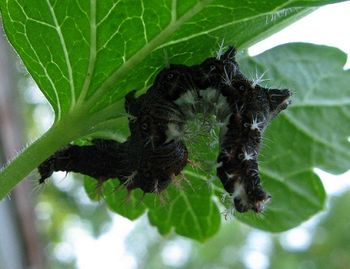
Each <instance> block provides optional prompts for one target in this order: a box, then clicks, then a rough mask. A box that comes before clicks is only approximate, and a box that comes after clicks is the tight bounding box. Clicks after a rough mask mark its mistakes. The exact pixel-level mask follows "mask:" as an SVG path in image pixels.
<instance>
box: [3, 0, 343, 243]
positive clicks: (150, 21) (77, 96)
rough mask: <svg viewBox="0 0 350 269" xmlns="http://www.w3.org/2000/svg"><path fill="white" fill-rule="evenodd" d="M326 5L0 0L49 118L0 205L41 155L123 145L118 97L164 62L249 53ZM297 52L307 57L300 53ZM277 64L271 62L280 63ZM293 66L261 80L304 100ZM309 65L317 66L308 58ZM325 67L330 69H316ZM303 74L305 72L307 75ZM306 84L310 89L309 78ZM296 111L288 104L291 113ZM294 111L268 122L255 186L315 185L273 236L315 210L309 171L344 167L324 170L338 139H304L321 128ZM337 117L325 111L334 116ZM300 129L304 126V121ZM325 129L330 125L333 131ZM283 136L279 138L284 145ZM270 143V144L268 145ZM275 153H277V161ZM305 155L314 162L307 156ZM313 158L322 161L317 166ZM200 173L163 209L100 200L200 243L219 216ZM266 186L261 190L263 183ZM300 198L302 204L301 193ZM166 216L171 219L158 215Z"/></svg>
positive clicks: (147, 80) (12, 168)
mask: <svg viewBox="0 0 350 269" xmlns="http://www.w3.org/2000/svg"><path fill="white" fill-rule="evenodd" d="M334 2H340V1H326V0H315V1H297V0H291V1H287V2H286V1H283V0H276V1H268V2H264V3H263V4H262V2H261V1H258V0H256V1H238V0H237V1H224V0H215V1H214V0H213V1H211V0H203V1H193V0H190V1H176V0H172V1H170V0H169V1H162V2H159V1H154V0H153V1H152V0H150V1H136V0H130V1H126V0H125V1H122V0H119V1H96V0H90V1H81V0H75V1H73V0H64V1H63V0H62V1H51V0H43V1H27V0H15V1H12V0H0V9H1V14H2V20H3V24H4V28H5V31H6V34H7V36H8V38H9V40H10V42H11V43H12V45H13V46H14V48H15V49H16V50H17V52H18V54H19V56H20V57H21V58H22V60H23V62H24V63H25V65H26V67H27V69H28V71H29V72H30V73H31V75H32V76H33V78H34V80H35V81H36V82H37V83H38V85H39V87H40V89H41V91H42V92H43V93H44V94H45V96H46V97H47V99H48V100H49V102H50V104H51V105H52V107H53V109H54V111H55V115H56V118H55V124H54V125H53V127H52V128H51V129H50V130H49V131H48V132H47V133H46V134H45V135H44V136H43V137H42V138H40V139H39V140H38V141H36V142H35V143H33V144H32V145H31V146H29V147H28V148H27V149H26V150H24V151H23V153H22V154H20V155H19V156H18V157H17V158H16V159H15V160H14V161H13V162H12V163H11V164H10V165H9V166H8V167H7V168H5V169H4V170H3V171H2V172H1V173H0V186H1V188H0V197H4V196H5V195H6V193H7V192H8V191H9V190H10V189H11V188H13V187H14V185H15V184H16V183H17V182H19V181H20V180H21V179H22V178H23V177H24V176H26V175H27V174H28V173H29V172H30V171H31V170H33V169H34V168H35V167H37V166H38V164H40V163H41V162H42V161H43V160H45V159H46V158H47V157H48V156H49V155H50V154H52V153H53V152H54V151H56V150H57V149H58V148H60V147H62V146H63V145H65V144H67V143H69V142H71V141H73V140H77V139H79V138H81V137H84V136H85V137H86V136H88V135H92V134H95V133H96V132H98V134H101V133H100V132H101V131H103V132H105V131H111V130H112V131H113V134H112V135H114V137H117V138H122V137H123V136H122V134H123V129H125V126H126V123H125V120H124V119H123V118H120V117H121V116H123V113H124V111H123V105H122V103H123V101H122V100H121V98H122V97H123V96H124V95H125V93H127V92H128V91H130V90H131V89H133V88H137V89H145V88H146V87H147V86H148V85H150V84H151V83H152V79H153V78H154V76H155V74H156V73H157V72H158V71H159V70H160V69H161V68H162V67H164V66H165V65H166V64H167V63H168V62H172V63H186V64H194V63H198V62H200V61H202V60H203V59H204V58H206V57H208V56H209V55H213V54H214V53H215V50H216V49H217V47H218V44H219V43H221V41H222V40H223V39H224V40H225V43H226V44H234V45H235V46H236V47H238V48H239V49H241V50H244V49H245V48H247V46H248V45H250V44H252V43H254V42H256V41H257V40H259V39H262V38H263V37H266V36H268V35H269V34H271V33H273V32H275V31H276V30H277V29H280V28H282V27H284V26H286V25H288V24H289V23H290V22H292V21H294V20H296V19H297V18H299V17H301V16H303V15H305V14H307V13H308V12H310V11H311V10H312V9H310V8H313V7H317V6H321V5H324V4H328V3H334ZM287 51H288V50H287ZM298 53H300V54H302V55H303V57H306V55H304V54H303V51H302V49H300V50H299V51H298ZM298 53H295V54H298ZM271 54H272V53H271ZM266 55H270V54H266ZM312 55H314V54H312ZM282 56H283V57H284V56H285V55H282ZM282 56H281V55H280V56H279V57H280V58H281V59H284V58H283V57H282ZM314 56H315V57H316V56H319V55H318V54H316V55H314ZM325 56H327V55H325ZM264 57H267V56H261V58H258V59H265V58H264ZM269 57H272V56H269ZM293 57H295V58H292V59H293V61H294V63H298V65H297V66H290V69H287V70H285V68H287V66H288V65H287V63H284V64H285V66H278V67H275V68H276V69H277V70H281V71H280V73H278V75H276V76H275V77H273V74H270V75H271V76H270V77H271V79H274V80H275V81H279V82H281V85H283V86H290V88H292V89H294V90H296V91H300V89H301V88H298V87H294V86H296V85H295V83H297V82H298V81H303V80H305V82H302V83H304V84H305V88H304V89H305V92H308V91H310V88H308V87H307V86H309V84H310V78H309V77H308V74H307V73H302V74H298V69H297V68H298V67H299V68H301V67H302V68H301V69H302V70H303V71H302V72H305V70H306V67H307V66H306V67H305V68H304V67H303V66H304V65H303V62H300V61H297V59H298V56H297V55H293ZM261 61H262V60H261ZM272 61H276V59H270V61H269V60H268V58H267V60H266V63H263V62H261V63H260V62H251V63H252V64H253V65H251V66H250V72H254V71H255V68H256V67H255V64H260V65H261V66H259V68H260V67H262V68H265V67H266V68H269V69H270V67H269V64H270V65H271V70H274V69H272V67H273V62H272ZM302 61H303V59H302ZM310 61H315V62H316V61H317V60H315V59H314V58H312V59H310ZM277 62H278V61H277ZM288 63H289V62H288ZM248 64H249V63H247V65H248ZM263 64H264V65H266V66H263ZM327 66H329V64H327V65H325V67H327ZM320 70H321V69H320ZM332 70H333V69H332ZM334 70H335V69H334ZM293 72H296V73H293ZM306 74H307V75H306ZM312 74H313V72H312V70H311V71H310V75H312ZM311 81H314V78H313V79H312V80H311ZM322 85H323V84H322ZM329 86H331V85H329ZM317 91H318V90H315V91H314V93H316V92H317ZM311 96H312V94H311ZM325 96H327V95H319V98H321V99H312V100H311V101H313V102H315V101H317V100H324V99H323V98H322V97H325ZM333 97H334V96H333ZM343 99H344V98H343ZM307 100H308V101H310V100H309V99H307ZM297 104H298V103H297V102H296V104H295V106H297ZM311 104H313V103H311ZM301 108H302V106H301V107H300V110H295V109H293V110H291V112H290V113H292V112H293V113H294V114H290V113H286V114H285V116H281V117H280V118H282V120H285V122H284V123H281V120H278V121H276V123H275V124H274V125H273V127H271V130H272V131H269V132H268V134H267V136H268V137H270V136H271V133H270V132H272V133H273V130H274V128H277V127H278V126H279V124H281V125H282V127H283V128H282V127H281V128H280V129H281V131H280V133H281V134H279V136H277V137H278V138H279V139H281V141H278V142H277V141H276V140H274V141H276V143H274V144H273V145H271V147H270V148H272V149H271V150H269V151H268V152H266V154H265V151H264V152H263V156H266V157H269V158H271V159H266V160H263V161H265V164H263V166H262V167H263V175H266V177H264V179H265V178H266V179H267V178H270V179H271V180H269V182H275V183H276V184H275V185H276V186H277V184H279V183H280V184H282V186H283V187H284V189H288V190H291V191H290V193H291V195H295V194H296V189H295V188H294V189H293V188H292V187H291V186H292V185H293V182H295V176H296V175H299V176H300V177H307V178H311V179H310V182H315V186H316V187H317V186H319V187H318V188H316V187H315V188H311V187H310V186H309V185H307V184H306V186H305V188H303V190H305V191H306V192H307V193H308V194H311V196H312V198H311V200H312V201H313V204H311V203H310V201H309V200H310V199H303V201H304V205H305V206H306V205H308V206H310V208H308V210H305V214H304V215H300V217H299V218H296V219H295V221H294V222H288V223H287V224H285V223H284V222H282V221H281V219H282V218H283V217H284V216H285V215H283V214H282V213H281V215H279V214H277V213H276V218H277V219H279V221H276V223H275V224H274V225H275V226H273V227H272V228H271V227H270V228H268V229H269V230H281V229H287V228H290V227H292V226H294V225H297V224H298V223H300V222H301V221H302V220H304V219H306V218H307V217H308V216H310V215H311V214H313V213H315V212H316V211H317V210H318V209H319V208H320V207H322V201H323V192H322V187H321V185H319V181H318V179H317V178H315V177H314V176H312V173H311V172H310V171H311V169H312V167H313V166H314V165H318V166H320V167H322V168H328V170H332V169H333V170H334V171H340V170H342V169H343V168H344V166H345V162H346V161H344V159H343V161H342V163H339V162H337V161H334V162H333V161H332V162H333V165H329V162H328V160H327V157H328V155H325V154H326V153H329V155H330V154H332V152H333V153H334V151H332V150H335V149H338V148H339V145H336V146H334V145H335V143H330V145H333V146H330V147H326V146H327V144H326V145H325V144H324V141H328V140H329V139H331V142H336V141H338V140H337V139H336V137H333V136H332V137H324V136H323V134H322V135H321V136H316V138H317V139H314V136H312V135H311V136H310V134H313V131H314V130H318V131H319V130H320V129H319V128H322V127H320V126H319V125H317V124H316V123H318V121H315V120H314V118H313V117H316V116H317V115H318V114H317V111H316V112H314V111H313V112H312V113H313V114H310V115H312V117H309V118H307V117H306V116H307V115H309V114H306V115H303V113H304V114H305V112H303V111H305V110H304V109H301ZM310 109H312V105H311V106H310ZM337 112H338V111H334V113H335V115H336V113H337ZM298 113H299V114H298ZM315 113H316V114H315ZM326 113H328V112H326ZM291 115H292V116H291ZM315 115H316V116H315ZM322 115H323V114H322ZM322 115H321V116H322ZM344 115H345V114H344ZM306 118H307V119H306ZM287 119H288V121H287ZM307 120H309V121H310V122H306V121H307ZM332 123H333V125H334V122H332ZM316 125H317V126H316ZM276 126H277V127H276ZM296 126H297V127H298V128H295V127H296ZM305 126H307V128H306V127H305ZM313 128H315V129H313ZM290 130H298V131H300V132H297V133H296V135H299V137H294V136H292V135H291V132H290ZM301 131H303V132H301ZM124 133H125V132H124ZM104 134H105V133H104ZM282 134H285V138H286V140H284V137H283V135H282ZM273 137H274V139H275V136H273ZM310 137H311V138H312V139H310ZM302 139H308V140H312V143H311V144H310V145H309V147H308V146H307V145H306V146H304V147H301V148H299V151H297V152H296V153H293V154H288V153H286V149H289V148H293V149H294V148H295V147H296V146H295V144H291V143H292V142H291V141H297V142H293V143H296V144H297V145H298V143H301V142H300V141H304V140H302ZM325 139H326V140H325ZM308 140H306V141H308ZM319 142H323V146H324V149H326V150H328V151H327V152H326V153H325V152H324V151H322V150H318V149H316V145H319V144H320V143H319ZM317 143H318V144H317ZM275 144H276V145H275ZM321 144H322V143H321ZM282 145H283V146H282ZM311 147H312V148H311ZM281 149H285V150H284V152H283V153H281ZM309 149H312V150H313V151H311V150H309ZM207 151H208V150H207ZM311 152H312V153H313V154H314V155H312V156H310V154H311ZM299 153H301V154H304V155H305V156H303V157H305V158H306V159H307V160H306V161H299V162H298V160H299V159H298V156H299V155H298V154H299ZM342 154H343V155H342V157H346V150H343V151H342ZM316 155H317V156H316ZM276 156H282V157H283V158H287V157H290V159H289V162H290V163H294V162H296V163H298V165H299V168H300V169H298V170H297V171H296V172H295V173H294V174H293V175H292V174H291V173H287V172H286V171H287V170H288V169H285V168H283V167H284V166H287V168H289V166H288V165H287V164H286V163H288V162H284V163H282V164H281V163H279V162H276V161H274V160H275V159H274V158H277V157H276ZM322 156H323V157H322ZM322 158H323V162H321V160H320V159H322ZM262 159H263V158H262ZM315 160H317V162H316V161H315ZM318 161H320V162H318ZM290 166H291V167H292V165H290ZM282 168H283V169H282ZM200 174H201V173H199V172H198V171H197V172H193V171H192V172H191V171H189V172H187V173H186V177H188V181H190V182H191V184H192V187H193V190H191V189H190V188H189V187H188V186H187V187H182V189H181V188H180V190H177V189H176V188H171V189H170V190H169V199H168V204H166V206H163V207H162V206H160V205H159V202H158V200H157V199H154V197H153V198H152V197H151V198H150V197H146V198H145V202H144V204H143V203H142V205H141V206H139V202H138V201H139V200H140V199H141V197H140V195H139V194H137V195H135V196H132V197H131V202H130V203H129V204H128V203H126V204H123V206H122V207H121V206H120V204H121V202H122V198H121V196H120V193H119V194H117V196H112V195H115V194H114V192H113V184H112V183H109V184H108V186H106V188H105V191H104V193H103V194H104V195H105V197H106V201H107V203H108V204H109V206H110V207H111V208H112V209H113V210H115V211H117V212H118V213H120V214H122V215H125V216H127V217H129V218H132V219H133V218H136V217H138V216H139V215H140V214H142V213H143V212H144V211H145V210H146V208H148V210H149V211H148V214H149V217H150V220H151V222H152V223H153V224H154V225H157V227H158V228H159V230H160V232H161V233H166V232H168V231H170V230H171V229H172V228H174V229H175V230H176V231H177V232H178V233H180V234H183V235H186V236H188V237H192V238H196V239H198V240H204V239H206V238H207V237H209V236H210V235H212V234H214V233H215V231H216V230H217V228H218V225H219V216H220V215H219V211H218V209H217V208H216V206H215V205H214V204H213V201H212V195H211V192H210V191H209V190H208V189H207V185H206V184H207V183H206V182H205V180H206V178H205V177H204V178H203V175H200ZM266 181H267V180H266ZM288 182H291V183H290V184H289V183H288ZM184 184H185V183H183V185H184ZM288 184H289V185H288ZM87 186H88V187H90V190H93V187H92V185H91V182H90V185H89V183H87ZM266 186H267V187H269V186H268V183H266ZM273 188H274V186H271V189H273ZM215 189H220V187H215ZM275 189H277V188H275ZM315 190H316V191H315ZM271 192H272V191H271ZM111 193H112V194H111ZM272 194H273V195H274V193H272ZM303 194H304V197H305V192H303ZM275 197H277V195H275ZM150 200H152V201H150ZM275 200H276V199H275ZM155 201H156V202H155ZM300 201H301V199H300ZM315 201H316V202H315ZM282 202H283V201H282ZM274 203H275V202H274ZM296 205H297V204H296ZM312 206H313V207H312ZM167 208H171V210H166V209H167ZM274 208H276V207H275V204H272V205H271V210H270V211H268V212H267V213H266V214H269V212H277V210H276V211H273V209H274ZM309 209H310V210H309ZM266 216H267V215H266ZM271 218H272V217H271ZM242 219H244V221H247V222H250V223H251V224H252V225H255V226H257V227H261V228H264V229H267V228H266V225H265V224H264V223H266V222H258V221H256V220H251V219H249V218H247V217H243V218H242ZM192 228H193V229H192Z"/></svg>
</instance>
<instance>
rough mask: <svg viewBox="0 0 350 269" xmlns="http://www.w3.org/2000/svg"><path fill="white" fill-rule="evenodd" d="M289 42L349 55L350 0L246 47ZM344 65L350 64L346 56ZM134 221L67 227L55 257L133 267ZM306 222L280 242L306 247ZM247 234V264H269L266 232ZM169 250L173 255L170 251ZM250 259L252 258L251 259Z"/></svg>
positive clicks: (253, 267) (342, 181)
mask: <svg viewBox="0 0 350 269" xmlns="http://www.w3.org/2000/svg"><path fill="white" fill-rule="evenodd" d="M288 42H310V43H316V44H323V45H329V46H335V47H338V48H340V49H341V50H343V51H344V52H346V53H347V54H348V55H349V54H350V2H345V3H341V4H336V5H332V6H326V7H323V8H320V9H319V10H317V11H316V12H314V13H312V14H310V15H308V16H307V17H305V18H303V19H301V20H300V21H298V22H296V23H295V24H293V25H291V26H289V27H288V28H286V29H284V30H283V31H281V32H279V33H277V34H275V35H273V36H271V37H270V38H268V39H266V40H264V41H262V42H260V43H258V44H256V45H254V46H253V47H251V48H250V49H249V53H250V54H251V55H255V54H258V53H261V52H262V51H264V50H266V49H269V48H271V47H274V46H277V45H279V44H283V43H288ZM347 67H348V68H349V67H350V62H349V59H348V63H347ZM317 172H318V173H319V174H320V175H321V176H322V181H323V183H324V185H325V188H326V190H327V192H328V193H329V194H336V193H339V192H340V191H343V190H344V189H346V188H347V189H348V188H349V187H350V180H348V179H349V176H350V174H349V173H348V174H344V175H343V176H342V177H341V178H335V177H334V176H327V175H326V174H325V173H324V172H322V171H319V170H317ZM134 225H135V223H133V222H131V221H129V220H127V219H125V218H122V217H120V216H118V215H114V221H113V225H112V228H111V229H110V230H109V231H108V232H107V233H106V234H104V235H102V236H101V237H100V238H98V239H93V238H92V237H91V236H90V235H89V234H88V233H87V231H86V230H84V229H82V227H80V226H73V227H70V228H69V229H68V231H67V242H66V243H62V245H60V246H59V247H58V249H57V255H58V257H60V255H61V258H62V259H63V260H64V259H67V258H70V257H66V256H64V255H65V253H67V251H68V252H70V253H74V254H75V256H76V257H77V259H78V265H79V268H81V269H95V268H104V269H112V268H113V269H114V268H121V269H135V268H136V266H137V264H136V260H135V258H134V257H133V256H131V255H130V254H128V253H127V251H126V248H125V238H126V236H127V234H128V233H129V232H131V231H132V228H133V227H134ZM309 226H310V224H305V225H302V226H300V227H298V228H296V229H293V230H291V231H290V232H287V233H284V235H283V236H282V239H281V243H282V245H283V246H284V247H285V248H289V249H303V248H305V247H307V244H308V243H309V242H310V236H311V235H310V232H309ZM250 237H254V240H251V241H252V242H255V243H254V244H255V247H252V246H253V245H251V244H249V240H248V244H247V246H246V248H245V249H244V250H243V251H244V256H245V259H244V261H245V263H246V266H247V267H248V268H250V269H266V268H268V265H269V261H268V256H267V254H268V253H267V252H268V249H269V248H268V247H267V246H268V245H266V244H268V242H269V238H268V237H267V235H266V233H262V232H259V231H257V232H255V233H252V234H251V235H250ZM70 238H74V240H70ZM257 238H258V239H259V240H260V241H261V242H262V243H261V244H260V245H261V246H262V247H256V242H257ZM248 239H249V238H248ZM259 240H258V241H259ZM169 249H171V251H170V250H169V251H167V254H168V256H169V257H167V259H168V260H169V259H171V257H172V256H174V257H173V259H174V263H175V264H176V259H179V257H182V256H184V257H185V256H186V255H185V254H186V253H183V250H181V249H183V248H180V247H176V244H175V245H174V244H173V245H171V246H170V247H169ZM181 251H182V252H181ZM171 253H173V255H170V254H171ZM74 254H73V255H74ZM62 255H63V256H62ZM252 260H254V261H255V262H254V263H252V262H250V261H252ZM257 261H260V262H257ZM180 262H181V261H180ZM116 263H117V264H116Z"/></svg>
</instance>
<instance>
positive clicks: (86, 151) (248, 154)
mask: <svg viewBox="0 0 350 269" xmlns="http://www.w3.org/2000/svg"><path fill="white" fill-rule="evenodd" d="M235 54H236V50H235V49H234V48H233V47H230V48H229V49H228V50H227V51H226V52H225V53H223V54H222V55H219V56H218V57H216V58H208V59H206V60H205V61H204V62H202V63H201V64H199V65H193V66H186V65H170V66H169V67H166V68H164V69H163V70H162V71H160V73H159V74H158V75H157V77H156V79H155V81H154V84H153V85H152V86H151V87H150V88H149V89H148V91H147V92H146V93H145V94H143V95H141V96H140V97H138V98H136V97H135V92H136V91H135V90H134V91H131V92H130V93H128V94H127V95H126V97H125V110H126V112H127V113H128V114H129V115H130V117H129V128H130V133H131V135H130V136H129V138H128V139H127V141H126V142H124V143H118V142H116V141H113V140H104V139H97V140H93V141H92V144H91V145H88V146H77V145H71V144H70V145H68V146H66V147H65V148H63V149H61V150H59V151H58V152H56V153H55V154H54V155H52V156H51V157H49V158H48V159H47V160H46V161H44V162H43V163H42V164H41V165H40V166H39V168H38V169H39V173H40V175H41V178H40V180H39V182H40V183H43V182H44V181H45V179H46V178H48V177H49V176H50V175H51V174H52V173H53V172H54V171H67V172H78V173H81V174H85V175H88V176H91V177H94V178H96V179H97V180H98V182H99V183H100V184H102V183H103V182H104V181H106V180H108V179H110V178H118V179H119V180H120V182H121V183H122V184H123V185H124V186H125V187H126V188H127V189H128V190H129V191H131V190H133V189H136V188H140V189H142V190H143V191H144V192H145V193H150V192H153V193H159V192H161V191H162V190H164V189H165V188H167V187H168V185H169V184H170V183H171V182H172V179H173V178H174V177H175V176H176V175H178V174H179V173H180V172H181V171H182V170H183V168H184V167H185V166H186V164H187V162H188V152H187V149H186V145H185V144H184V141H183V140H182V137H183V135H182V134H183V132H184V128H185V124H186V122H187V121H188V120H190V119H192V118H193V117H195V115H196V114H197V113H210V114H215V116H216V119H217V120H218V121H219V122H221V123H222V128H221V130H220V141H219V142H220V152H219V156H218V158H217V175H218V177H219V178H220V180H221V182H222V184H223V186H224V188H225V190H226V191H227V192H228V193H229V194H230V197H231V198H232V204H233V205H234V207H235V208H236V210H237V211H239V212H245V211H247V210H253V211H255V212H261V211H262V210H263V208H264V205H265V203H266V202H267V201H268V200H270V198H271V196H270V195H268V194H267V193H266V192H265V191H264V190H263V188H262V186H261V183H260V178H259V170H258V164H257V156H258V152H259V146H260V143H261V136H262V133H263V131H264V129H265V128H266V126H267V124H268V122H269V121H270V120H271V119H272V118H274V117H275V116H276V115H277V114H278V113H279V112H280V111H282V110H284V109H285V108H287V106H288V104H289V97H290V96H291V91H289V90H286V89H284V90H278V89H268V88H263V87H261V86H260V85H257V84H256V83H253V82H251V81H249V80H248V79H247V78H245V76H244V75H243V74H242V73H241V72H240V70H239V67H238V65H237V63H236V61H235Z"/></svg>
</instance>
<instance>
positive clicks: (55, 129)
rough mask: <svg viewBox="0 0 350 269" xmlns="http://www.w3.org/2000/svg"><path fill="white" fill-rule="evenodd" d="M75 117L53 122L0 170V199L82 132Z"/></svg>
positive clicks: (80, 125)
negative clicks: (42, 133)
mask: <svg viewBox="0 0 350 269" xmlns="http://www.w3.org/2000/svg"><path fill="white" fill-rule="evenodd" d="M77 119H78V117H65V120H64V119H62V120H61V121H59V122H58V123H57V124H54V125H53V126H52V127H51V128H50V129H49V130H48V131H47V132H46V133H45V134H44V135H43V136H41V137H40V138H39V139H38V140H36V141H35V142H34V143H32V144H31V145H29V146H28V147H27V148H25V149H24V150H23V151H22V152H19V153H18V155H17V157H16V158H15V159H13V160H12V161H11V162H9V164H8V165H7V166H5V167H4V168H3V169H2V170H0V200H1V199H3V198H4V197H5V196H6V195H7V194H8V193H9V192H10V191H11V190H12V189H13V188H14V187H15V186H16V185H17V184H18V183H19V182H20V181H21V180H23V179H24V178H25V177H26V176H27V175H28V174H29V173H30V172H31V171H32V170H34V169H35V168H36V167H38V166H39V165H40V163H42V162H43V161H44V160H46V159H47V158H48V157H49V156H50V155H51V154H53V153H54V152H55V151H57V150H58V149H59V148H61V147H63V146H64V145H66V144H68V143H69V142H71V141H73V140H74V139H76V138H77V137H79V136H80V135H81V134H82V130H83V129H84V128H82V127H83V125H82V124H79V121H78V120H77ZM76 123H78V124H76ZM72 129H73V130H72Z"/></svg>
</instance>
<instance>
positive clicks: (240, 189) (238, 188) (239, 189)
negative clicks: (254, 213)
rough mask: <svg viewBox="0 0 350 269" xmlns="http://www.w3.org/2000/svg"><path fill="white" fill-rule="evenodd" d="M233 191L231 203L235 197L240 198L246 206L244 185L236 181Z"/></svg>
mask: <svg viewBox="0 0 350 269" xmlns="http://www.w3.org/2000/svg"><path fill="white" fill-rule="evenodd" d="M234 188H235V189H234V192H233V193H232V195H231V197H232V203H234V200H235V199H236V198H238V199H240V200H241V203H242V204H243V205H244V206H246V205H247V193H246V190H245V188H244V185H243V184H242V183H241V182H236V183H235V186H234Z"/></svg>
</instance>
